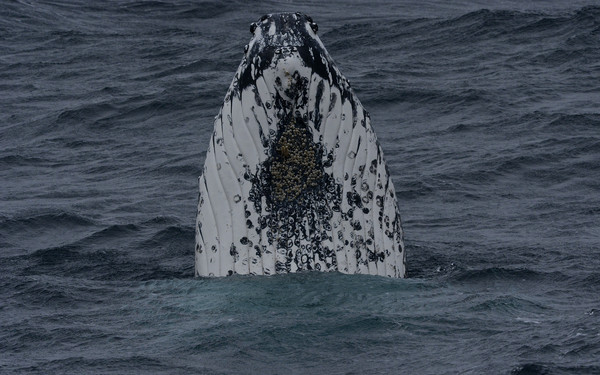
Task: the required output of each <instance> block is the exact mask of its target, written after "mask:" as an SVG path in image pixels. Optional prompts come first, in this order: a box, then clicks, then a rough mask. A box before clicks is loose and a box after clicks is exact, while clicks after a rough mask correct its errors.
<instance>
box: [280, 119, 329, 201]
mask: <svg viewBox="0 0 600 375" xmlns="http://www.w3.org/2000/svg"><path fill="white" fill-rule="evenodd" d="M311 137H312V136H311V134H310V132H309V131H308V130H307V129H306V127H304V126H300V125H298V124H297V123H296V121H295V120H294V119H292V121H290V124H288V125H287V126H285V127H284V129H283V130H282V132H281V135H280V137H279V139H278V140H277V142H276V144H275V151H276V153H275V155H274V157H273V160H272V163H271V171H270V172H271V179H272V181H271V182H272V186H273V187H274V191H273V193H274V196H275V199H276V200H277V201H279V202H282V201H292V200H295V199H297V198H298V196H300V195H301V194H302V193H303V192H304V191H307V190H309V189H311V188H314V187H315V186H317V185H318V183H319V181H320V180H321V179H322V177H323V172H322V171H321V170H320V169H319V168H317V157H318V156H319V153H318V149H317V146H316V145H315V144H314V143H313V142H312V140H311Z"/></svg>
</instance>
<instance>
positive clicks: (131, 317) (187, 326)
mask: <svg viewBox="0 0 600 375" xmlns="http://www.w3.org/2000/svg"><path fill="white" fill-rule="evenodd" d="M278 11H301V12H304V13H307V14H308V15H310V16H312V17H313V19H314V20H315V21H316V22H317V23H318V25H319V34H320V36H321V39H322V41H323V43H324V44H325V46H326V47H327V49H328V50H329V53H330V54H331V55H332V56H333V58H334V60H335V61H336V63H337V65H338V67H339V68H340V70H341V71H342V73H344V74H345V75H346V77H347V78H349V79H350V80H351V81H352V85H353V87H354V90H355V92H356V94H357V96H358V97H359V99H360V100H361V101H362V103H363V104H364V106H365V107H366V108H367V110H368V111H369V112H370V113H371V118H372V122H373V126H374V128H375V131H376V133H377V135H378V137H379V139H380V142H381V145H382V147H383V150H384V153H385V157H386V159H387V162H388V165H389V167H390V172H391V174H392V176H393V180H394V183H395V186H396V189H397V190H396V192H397V197H398V202H399V205H400V210H401V214H402V218H403V223H404V231H405V237H406V247H407V268H408V275H409V278H407V279H402V280H395V279H387V278H383V277H369V276H355V275H342V274H336V273H330V274H325V273H302V274H291V275H278V276H273V277H250V276H234V277H230V278H221V279H200V278H194V220H195V216H196V205H197V177H198V175H199V174H200V172H201V168H202V165H203V162H204V157H205V153H206V149H207V147H208V141H209V136H210V134H211V133H212V127H213V118H214V116H215V115H216V114H217V113H218V110H219V107H220V105H221V104H222V101H223V98H224V96H225V92H226V90H227V87H228V86H229V84H230V82H231V79H232V78H233V73H234V71H235V69H236V68H237V66H238V64H239V63H240V61H241V58H242V54H243V48H244V45H245V44H246V43H247V42H248V41H249V39H250V33H249V30H248V29H249V24H250V22H253V21H255V20H257V19H258V18H259V17H260V16H261V15H262V14H265V13H271V12H278ZM0 373H2V374H182V373H196V374H399V373H405V374H520V375H525V374H600V4H598V3H597V2H596V1H581V0H574V1H570V2H566V1H559V0H553V1H552V0H551V1H543V2H542V1H516V0H515V1H495V2H491V1H489V2H488V1H483V0H459V1H453V2H447V1H444V0H424V1H416V0H414V1H405V2H399V1H391V0H387V1H374V2H372V1H366V0H365V1H328V2H321V1H306V0H305V1H285V2H275V1H258V2H245V1H240V0H231V1H184V0H173V1H129V0H119V1H116V0H113V1H103V2H91V1H79V0H64V1H58V0H54V1H25V0H22V1H15V0H0Z"/></svg>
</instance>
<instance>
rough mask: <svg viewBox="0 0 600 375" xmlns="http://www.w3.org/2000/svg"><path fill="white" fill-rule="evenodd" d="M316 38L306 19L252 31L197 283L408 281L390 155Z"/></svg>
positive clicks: (204, 196)
mask: <svg viewBox="0 0 600 375" xmlns="http://www.w3.org/2000/svg"><path fill="white" fill-rule="evenodd" d="M316 30H317V27H316V24H315V23H314V22H313V21H312V19H310V18H309V17H307V16H305V15H303V14H298V13H285V14H280V15H277V14H273V15H268V16H265V17H262V18H261V19H260V20H259V21H258V22H257V23H255V24H253V26H252V27H251V32H252V33H253V38H252V40H251V41H250V43H249V45H248V48H247V49H246V51H245V54H244V58H243V59H242V63H241V64H240V67H239V68H238V70H237V72H236V73H235V76H234V79H233V82H232V84H231V86H230V87H229V90H228V92H227V94H226V95H225V101H224V103H223V106H222V107H221V110H220V112H219V114H218V115H217V117H216V118H215V123H214V132H213V135H212V137H211V140H210V143H209V148H208V150H207V153H206V160H205V164H204V168H203V173H202V176H200V178H199V189H200V194H199V202H198V216H197V220H196V224H197V225H196V251H195V254H196V275H197V276H226V275H232V274H256V275H272V274H276V273H288V272H298V271H304V270H318V271H339V272H342V273H353V274H354V273H358V274H372V275H381V276H389V277H404V275H405V251H404V244H403V232H402V226H401V221H400V215H399V212H398V207H397V202H396V197H395V192H394V186H393V183H392V180H391V178H390V176H389V173H388V169H387V166H386V164H385V161H384V159H383V152H382V150H381V147H380V146H379V142H378V141H377V137H376V135H375V132H374V131H373V128H372V126H371V121H370V117H369V114H368V113H367V112H366V111H365V110H364V108H363V107H362V105H361V103H360V101H359V100H358V98H357V97H356V96H355V94H354V92H353V91H352V89H351V88H350V85H349V83H348V81H347V80H346V78H344V76H343V75H342V74H341V73H340V72H339V70H338V69H337V67H336V66H335V64H334V63H333V60H332V59H331V57H330V56H329V54H328V53H327V51H326V50H325V47H324V46H323V45H322V43H321V41H320V40H319V38H318V36H317V35H316Z"/></svg>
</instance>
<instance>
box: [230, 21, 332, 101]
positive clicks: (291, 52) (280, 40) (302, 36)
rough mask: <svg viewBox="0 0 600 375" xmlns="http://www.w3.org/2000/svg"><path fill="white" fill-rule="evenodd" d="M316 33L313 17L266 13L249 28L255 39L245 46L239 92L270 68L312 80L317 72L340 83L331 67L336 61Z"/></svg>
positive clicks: (282, 76)
mask: <svg viewBox="0 0 600 375" xmlns="http://www.w3.org/2000/svg"><path fill="white" fill-rule="evenodd" d="M317 30H318V26H317V24H316V23H315V22H314V21H313V20H312V18H311V17H310V16H307V15H305V14H302V13H299V12H297V13H274V14H267V15H265V16H262V17H261V18H260V19H259V20H258V21H257V22H253V23H252V24H251V26H250V32H251V33H252V38H251V40H250V42H249V43H248V45H247V46H246V47H244V59H243V61H242V65H241V66H240V77H239V84H240V87H239V88H240V90H243V89H245V88H246V87H248V86H250V85H252V84H254V83H255V82H256V79H257V78H258V77H260V76H262V75H263V73H264V72H265V71H266V70H268V69H270V70H271V71H281V73H282V74H284V73H285V72H287V74H288V75H293V74H294V73H295V72H296V71H297V72H298V73H300V75H302V76H304V74H306V75H307V76H305V78H310V75H311V74H312V73H313V72H314V73H317V74H319V75H320V76H322V77H323V78H325V79H327V80H328V81H330V82H331V83H334V84H335V83H337V74H336V72H333V69H332V68H331V66H332V65H333V61H332V59H331V58H330V57H329V54H328V53H327V51H326V49H325V47H324V46H323V43H322V42H321V40H320V39H319V37H318V36H317ZM284 71H285V72H284ZM332 74H333V77H332ZM280 78H281V79H283V78H284V75H281V77H280Z"/></svg>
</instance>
